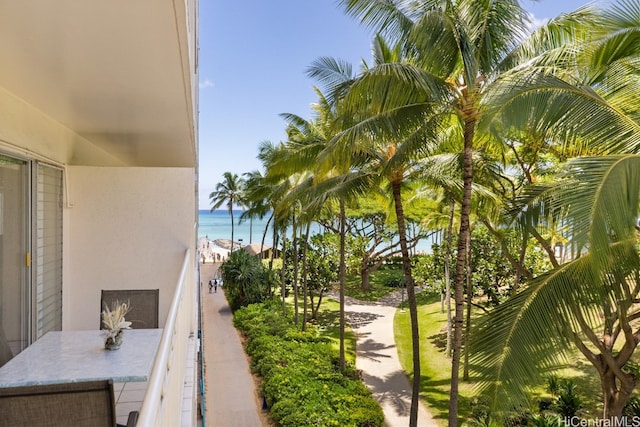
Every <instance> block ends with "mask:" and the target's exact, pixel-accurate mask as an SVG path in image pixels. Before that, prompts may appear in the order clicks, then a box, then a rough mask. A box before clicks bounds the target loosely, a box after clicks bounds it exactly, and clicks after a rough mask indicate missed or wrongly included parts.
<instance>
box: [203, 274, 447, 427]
mask: <svg viewBox="0 0 640 427" xmlns="http://www.w3.org/2000/svg"><path fill="white" fill-rule="evenodd" d="M218 266H219V263H215V264H212V263H207V264H201V265H200V267H201V280H202V296H203V298H202V305H203V315H202V324H203V326H202V327H203V338H202V339H203V346H204V365H205V399H206V402H205V408H206V418H207V427H267V426H269V424H268V422H267V421H266V417H265V416H264V415H263V414H262V409H261V408H262V400H261V398H260V396H259V395H258V392H257V391H256V388H255V383H254V381H253V377H252V375H251V372H250V370H249V363H248V360H247V356H246V355H245V353H244V349H243V348H242V344H241V342H240V336H239V334H238V332H237V331H236V329H235V328H234V326H233V322H232V317H233V315H232V313H231V309H230V308H229V304H228V303H227V300H226V298H225V296H224V293H223V292H222V290H221V289H220V288H218V292H217V293H211V294H210V293H209V288H208V283H209V279H210V278H212V277H214V274H215V272H216V270H217V268H218ZM329 296H330V297H332V298H335V299H337V295H329ZM400 300H401V296H400V294H398V293H393V294H391V295H390V296H389V297H387V298H384V299H383V300H381V301H379V302H375V303H368V302H363V301H357V300H353V299H351V298H347V299H346V301H345V314H346V316H347V319H348V322H349V324H350V325H351V327H352V328H353V329H354V331H355V333H356V337H357V344H356V353H357V357H356V368H357V369H359V370H361V371H362V375H363V379H364V382H365V384H366V385H367V387H369V389H370V390H371V391H372V392H373V395H374V398H375V399H376V400H377V401H378V402H380V405H381V406H382V410H383V411H384V416H385V426H386V427H405V426H408V425H409V410H410V408H411V385H410V383H409V380H408V379H407V376H406V374H405V372H404V371H403V370H402V367H401V366H400V361H399V360H398V352H397V349H396V345H395V340H394V334H393V317H394V315H395V312H396V309H397V307H398V305H399V304H400ZM418 426H420V427H431V426H434V427H437V426H438V424H437V423H436V422H435V421H434V419H433V417H432V416H431V414H429V412H428V411H427V409H426V408H425V406H424V405H423V404H422V402H420V404H419V407H418Z"/></svg>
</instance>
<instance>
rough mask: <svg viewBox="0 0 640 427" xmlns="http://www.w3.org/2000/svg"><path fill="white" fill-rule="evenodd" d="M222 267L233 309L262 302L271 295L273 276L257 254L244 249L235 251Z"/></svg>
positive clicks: (226, 291)
mask: <svg viewBox="0 0 640 427" xmlns="http://www.w3.org/2000/svg"><path fill="white" fill-rule="evenodd" d="M220 269H221V270H222V278H223V279H224V290H225V294H226V296H227V300H228V301H229V306H230V307H231V309H232V310H237V309H238V308H240V307H243V306H246V305H249V304H252V303H256V302H261V301H263V300H264V299H265V298H266V297H267V296H268V295H269V286H270V283H271V281H272V277H270V273H268V271H269V270H267V269H266V268H265V267H264V266H263V265H262V263H261V262H260V260H259V259H258V258H257V257H256V256H255V255H250V254H248V253H247V252H245V251H243V250H238V251H233V252H231V255H230V256H229V259H228V260H226V261H225V262H224V263H222V266H221V267H220Z"/></svg>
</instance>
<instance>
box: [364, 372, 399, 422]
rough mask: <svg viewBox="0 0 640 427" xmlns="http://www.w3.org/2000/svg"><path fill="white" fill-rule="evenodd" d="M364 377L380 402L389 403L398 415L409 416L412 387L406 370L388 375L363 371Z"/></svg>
mask: <svg viewBox="0 0 640 427" xmlns="http://www.w3.org/2000/svg"><path fill="white" fill-rule="evenodd" d="M362 378H363V380H364V381H365V383H366V384H367V385H368V387H369V389H370V390H371V391H372V392H373V394H374V395H375V396H376V398H377V400H378V401H379V402H380V404H383V403H387V404H389V405H390V406H391V407H392V408H393V410H394V411H395V412H396V414H397V415H398V416H402V417H408V416H409V411H410V409H411V388H410V386H409V381H408V379H407V376H406V375H405V373H404V371H402V370H398V371H395V372H393V373H392V374H391V375H388V376H386V377H376V376H374V375H370V374H367V373H363V374H362Z"/></svg>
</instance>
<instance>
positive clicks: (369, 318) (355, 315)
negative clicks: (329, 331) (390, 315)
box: [345, 311, 382, 329]
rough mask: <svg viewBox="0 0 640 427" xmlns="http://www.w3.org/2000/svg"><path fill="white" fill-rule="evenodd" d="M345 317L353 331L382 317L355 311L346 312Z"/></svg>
mask: <svg viewBox="0 0 640 427" xmlns="http://www.w3.org/2000/svg"><path fill="white" fill-rule="evenodd" d="M345 315H346V317H347V321H348V322H349V324H350V325H351V327H352V328H353V329H358V328H361V327H363V326H366V325H368V324H369V323H371V322H373V321H374V320H376V319H377V318H378V317H382V316H381V315H380V314H374V313H364V312H355V311H346V312H345Z"/></svg>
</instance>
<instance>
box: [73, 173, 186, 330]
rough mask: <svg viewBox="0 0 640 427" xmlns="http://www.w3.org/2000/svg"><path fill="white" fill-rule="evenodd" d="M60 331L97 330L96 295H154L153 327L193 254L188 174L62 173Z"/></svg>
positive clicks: (162, 321)
mask: <svg viewBox="0 0 640 427" xmlns="http://www.w3.org/2000/svg"><path fill="white" fill-rule="evenodd" d="M67 180H68V195H67V196H68V202H69V203H68V204H69V205H70V206H67V207H65V209H64V252H65V253H64V255H65V257H64V272H63V276H64V285H63V312H64V315H63V328H64V329H96V328H98V327H99V312H100V290H101V289H123V288H125V289H126V288H131V289H155V288H159V289H160V325H163V324H164V322H165V320H166V316H167V312H168V309H169V307H170V304H171V299H172V297H173V292H174V288H175V285H176V283H177V281H178V277H179V274H180V268H181V266H182V262H183V260H184V253H185V250H186V249H187V248H190V249H192V254H193V249H194V248H195V239H196V238H195V236H196V230H195V229H194V224H195V221H196V208H195V206H196V200H195V190H194V188H195V184H194V182H195V177H194V170H193V169H189V168H139V167H134V168H131V167H127V168H118V167H86V166H71V167H68V168H67Z"/></svg>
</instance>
